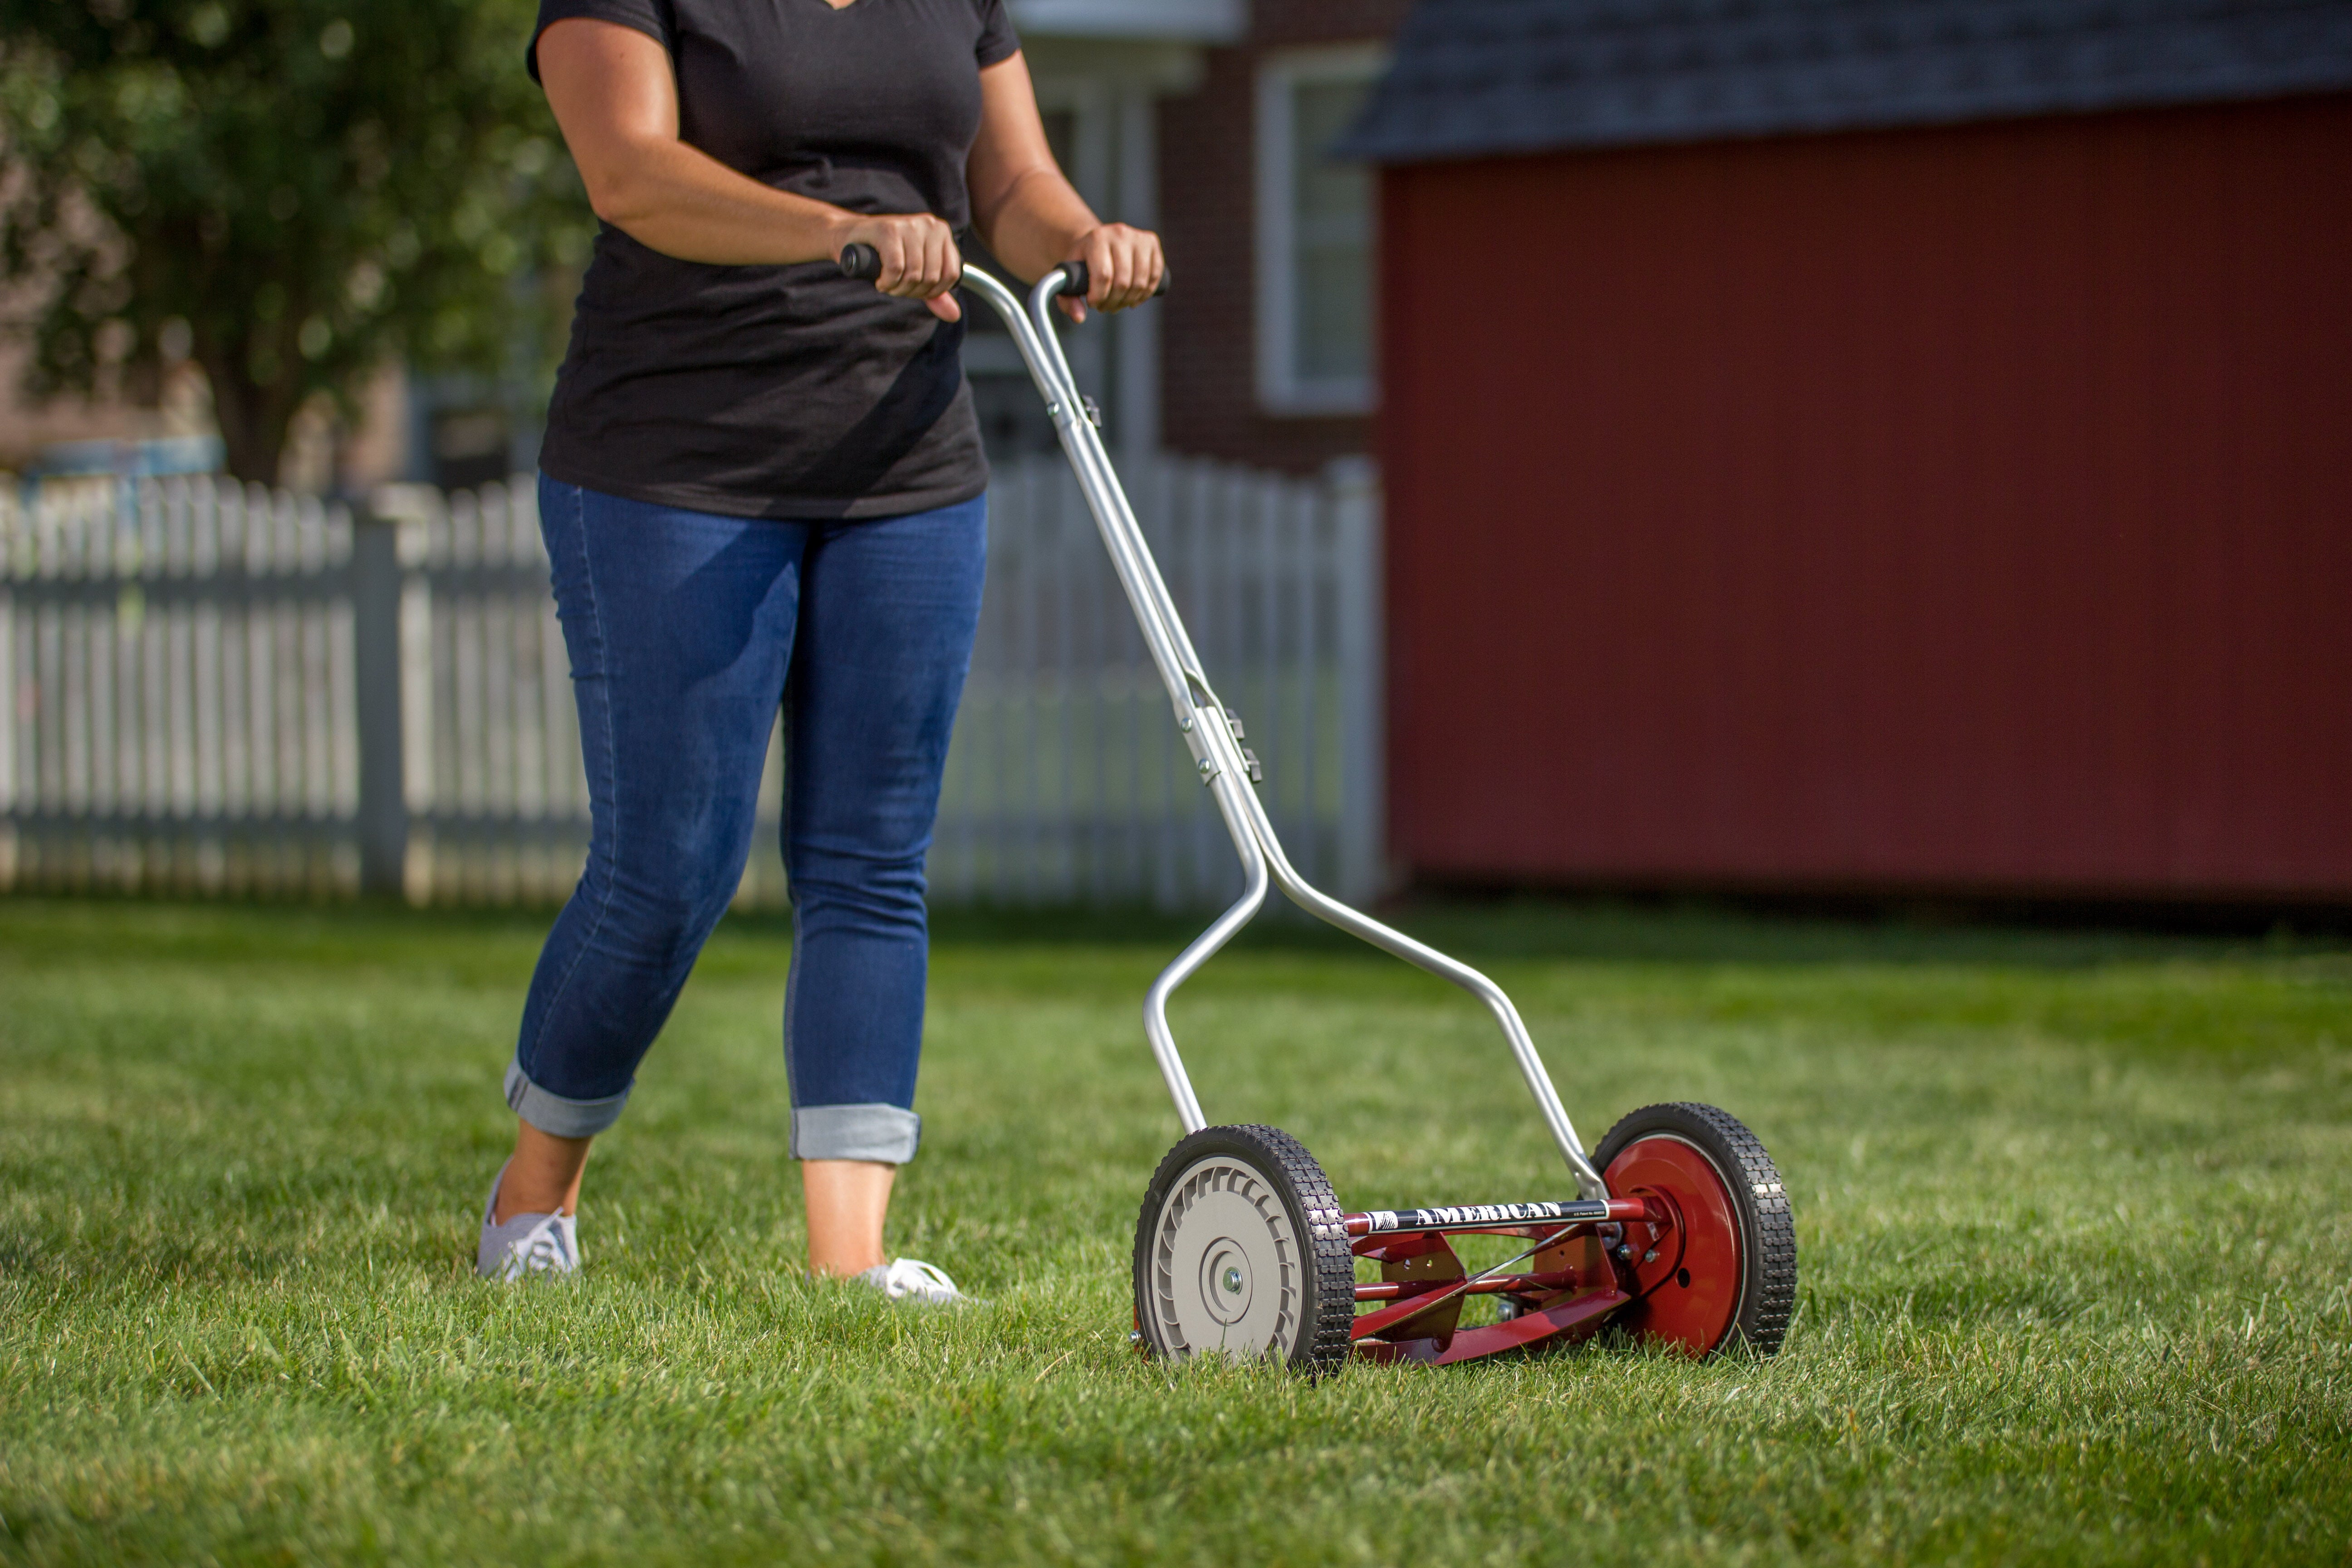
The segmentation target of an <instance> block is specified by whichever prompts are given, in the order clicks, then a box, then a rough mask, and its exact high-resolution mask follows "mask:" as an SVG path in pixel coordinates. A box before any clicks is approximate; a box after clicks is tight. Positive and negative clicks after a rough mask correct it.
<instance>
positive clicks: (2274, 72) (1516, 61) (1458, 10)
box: [1337, 0, 2352, 163]
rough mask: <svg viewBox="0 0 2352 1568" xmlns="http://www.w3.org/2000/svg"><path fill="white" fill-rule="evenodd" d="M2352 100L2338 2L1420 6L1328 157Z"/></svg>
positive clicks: (1678, 1) (1603, 0) (1417, 157)
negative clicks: (2312, 97)
mask: <svg viewBox="0 0 2352 1568" xmlns="http://www.w3.org/2000/svg"><path fill="white" fill-rule="evenodd" d="M2344 89H2352V0H2235V3H2231V0H1422V3H1421V4H1420V5H1418V6H1416V7H1415V8H1414V9H1413V11H1412V14H1411V15H1410V16H1408V17H1407V18H1406V20H1405V24H1404V27H1403V30H1402V32H1401V33H1400V34H1399V35H1398V37H1397V41H1396V63H1395V65H1394V67H1393V68H1391V71H1390V73H1389V75H1388V77H1387V79H1385V80H1383V81H1382V82H1381V85H1380V87H1379V88H1378V89H1376V90H1375V92H1374V94H1373V96H1372V100H1371V101H1370V104H1369V105H1368V106H1367V108H1366V110H1365V112H1364V114H1363V117H1362V118H1361V119H1360V121H1358V122H1357V123H1356V125H1355V127H1354V128H1353V129H1352V130H1351V131H1350V132H1349V134H1348V135H1347V136H1346V137H1345V138H1343V139H1342V141H1341V142H1340V143H1339V147H1338V149H1337V151H1338V152H1339V153H1340V154H1341V155H1343V156H1348V157H1356V158H1368V159H1371V160H1374V161H1376V162H1383V163H1411V162H1416V161H1423V160H1431V159H1440V158H1456V157H1475V156H1481V155H1484V154H1488V153H1533V152H1544V151H1550V150H1554V149H1560V148H1571V147H1607V146H1627V145H1634V144H1639V143H1643V142H1702V141H1713V140H1717V139H1724V138H1730V137H1753V136H1772V135H1789V134H1798V133H1802V132H1822V131H1845V130H1859V129H1864V128H1875V127H1885V126H1897V125H1934V124H1947V123H1951V122H1955V121H1971V120H1995V119H2007V118H2015V117H2021V116H2024V115H2034V114H2064V113H2082V112H2086V111H2090V110H2111V109H2137V108H2151V107H2157V106H2161V105H2173V104H2186V103H2204V102H2219V101H2225V100H2239V99H2255V98H2273V97H2282V96H2285V95H2289V94H2294V93H2308V92H2327V91H2340V90H2344Z"/></svg>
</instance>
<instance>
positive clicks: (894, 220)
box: [833, 213, 963, 321]
mask: <svg viewBox="0 0 2352 1568" xmlns="http://www.w3.org/2000/svg"><path fill="white" fill-rule="evenodd" d="M860 243H863V244H866V245H870V246H872V247H874V248H875V250H876V251H877V252H878V253H879V254H880V256H881V258H882V276H881V277H879V278H877V279H875V280H874V287H876V288H877V289H880V290H882V292H883V293H885V294H892V295H896V296H897V297H898V298H899V299H901V300H921V301H922V302H923V303H924V304H926V305H929V307H930V309H931V314H932V315H934V316H937V317H938V318H939V319H940V321H956V320H959V319H960V318H961V316H962V315H963V310H962V309H961V307H960V306H958V305H957V304H956V301H955V296H954V295H953V294H951V293H950V292H949V290H950V289H953V288H954V287H955V286H956V284H957V282H958V281H959V280H961V279H962V277H963V258H962V256H961V254H959V253H958V252H957V250H956V242H955V231H954V230H952V229H950V228H949V227H948V226H947V224H946V223H945V222H944V221H942V220H941V219H939V218H936V217H933V216H931V215H930V214H929V213H904V214H892V215H890V216H885V217H859V218H852V219H850V220H848V221H847V222H845V223H844V224H842V225H841V228H840V235H839V237H838V238H837V239H836V240H835V244H834V247H833V254H834V256H835V258H836V259H838V258H839V257H840V255H841V253H842V252H843V251H844V250H845V249H846V248H848V247H850V246H853V245H856V244H860Z"/></svg>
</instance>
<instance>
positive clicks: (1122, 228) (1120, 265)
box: [1061, 223, 1167, 321]
mask: <svg viewBox="0 0 2352 1568" xmlns="http://www.w3.org/2000/svg"><path fill="white" fill-rule="evenodd" d="M1070 259H1071V260H1073V261H1083V262H1085V263H1086V264H1087V297H1086V299H1085V300H1078V299H1076V297H1074V296H1071V295H1067V294H1065V295H1063V296H1062V299H1061V306H1062V309H1063V310H1065V311H1066V312H1067V313H1068V315H1069V318H1070V320H1072V321H1085V320H1086V319H1087V306H1088V305H1092V306H1093V307H1094V308H1095V309H1096V310H1126V309H1127V308H1128V307H1129V306H1130V305H1140V304H1142V303H1143V302H1144V301H1145V300H1149V299H1150V298H1151V295H1152V292H1153V290H1155V289H1158V288H1159V287H1160V271H1161V269H1162V268H1165V267H1166V265H1167V260H1166V258H1164V257H1162V256H1161V255H1160V237H1159V236H1158V235H1156V234H1154V233H1152V232H1151V231H1150V229H1148V228H1129V226H1127V225H1125V224H1123V223H1106V224H1098V225H1097V226H1095V227H1093V228H1090V229H1088V230H1087V232H1086V233H1084V234H1082V235H1080V236H1079V237H1078V242H1077V245H1076V247H1074V248H1073V250H1072V252H1071V255H1070Z"/></svg>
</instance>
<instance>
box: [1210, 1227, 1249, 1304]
mask: <svg viewBox="0 0 2352 1568" xmlns="http://www.w3.org/2000/svg"><path fill="white" fill-rule="evenodd" d="M1251 1283H1252V1282H1251V1279H1250V1266H1249V1256H1248V1254H1246V1253H1244V1251H1243V1250H1242V1248H1241V1244H1240V1243H1239V1242H1237V1241H1235V1240H1234V1239H1233V1238H1232V1237H1223V1236H1221V1237H1218V1238H1217V1239H1216V1240H1214V1241H1213V1242H1211V1243H1209V1247H1208V1250H1207V1251H1205V1252H1203V1253H1202V1255H1201V1304H1202V1306H1204V1307H1206V1308H1207V1309H1208V1310H1209V1316H1211V1317H1213V1318H1214V1319H1215V1320H1216V1321H1219V1322H1221V1323H1237V1322H1239V1321H1241V1320H1242V1319H1243V1318H1244V1316H1246V1315H1247V1314H1248V1312H1249V1306H1250V1297H1251V1295H1252V1294H1253V1293H1254V1292H1253V1290H1252V1289H1251Z"/></svg>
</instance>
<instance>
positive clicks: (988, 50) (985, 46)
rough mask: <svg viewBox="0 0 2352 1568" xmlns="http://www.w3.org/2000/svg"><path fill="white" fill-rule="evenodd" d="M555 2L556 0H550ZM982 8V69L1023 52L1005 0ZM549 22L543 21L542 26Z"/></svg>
mask: <svg viewBox="0 0 2352 1568" xmlns="http://www.w3.org/2000/svg"><path fill="white" fill-rule="evenodd" d="M548 3H549V4H554V3H555V0H548ZM975 4H976V5H978V6H979V9H980V41H979V42H977V43H975V44H974V45H972V48H971V52H972V58H975V59H977V60H978V61H979V62H980V66H981V68H982V70H985V69H987V68H989V67H990V66H992V65H995V64H996V63H998V62H999V61H1001V60H1009V59H1011V58H1013V56H1015V55H1017V54H1019V53H1020V52H1021V39H1020V37H1019V36H1018V35H1017V34H1015V33H1014V32H1013V18H1012V17H1010V16H1006V15H1005V14H1004V0H975ZM546 25H547V24H546V23H545V22H543V21H542V22H541V24H540V26H542V27H543V26H546Z"/></svg>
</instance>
